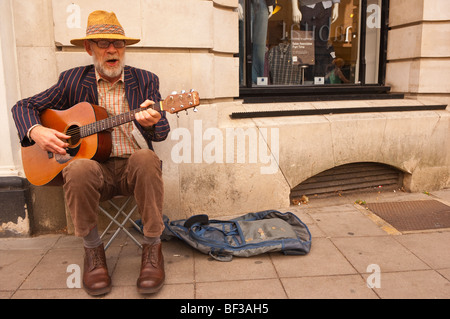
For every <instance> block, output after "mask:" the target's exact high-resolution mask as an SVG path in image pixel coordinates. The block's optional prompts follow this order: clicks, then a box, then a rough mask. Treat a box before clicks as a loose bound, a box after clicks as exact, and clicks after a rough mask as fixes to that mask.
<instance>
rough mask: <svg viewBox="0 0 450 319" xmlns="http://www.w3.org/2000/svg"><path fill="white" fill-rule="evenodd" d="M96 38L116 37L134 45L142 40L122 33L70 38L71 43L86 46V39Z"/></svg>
mask: <svg viewBox="0 0 450 319" xmlns="http://www.w3.org/2000/svg"><path fill="white" fill-rule="evenodd" d="M94 39H114V40H125V44H126V45H133V44H136V43H138V42H139V41H141V40H140V39H135V38H128V37H126V36H123V35H121V34H92V35H88V36H85V37H84V38H81V39H73V40H70V43H71V44H73V45H76V46H79V47H84V41H85V40H94Z"/></svg>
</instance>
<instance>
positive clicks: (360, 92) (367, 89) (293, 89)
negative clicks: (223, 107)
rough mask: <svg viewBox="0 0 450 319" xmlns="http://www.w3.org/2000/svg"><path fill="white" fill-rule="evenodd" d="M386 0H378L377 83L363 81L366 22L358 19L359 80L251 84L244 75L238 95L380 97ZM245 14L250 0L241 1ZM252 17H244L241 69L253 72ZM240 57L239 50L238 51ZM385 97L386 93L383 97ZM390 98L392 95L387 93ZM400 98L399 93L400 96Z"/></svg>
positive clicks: (261, 98)
mask: <svg viewBox="0 0 450 319" xmlns="http://www.w3.org/2000/svg"><path fill="white" fill-rule="evenodd" d="M389 1H390V0H381V28H380V47H379V65H378V83H375V84H366V83H365V81H366V28H367V23H360V26H361V27H360V30H359V34H360V37H359V41H360V43H359V50H360V51H359V54H360V57H361V58H360V59H359V79H360V80H359V83H352V84H324V85H298V86H270V85H268V86H254V85H253V83H252V77H251V76H246V77H245V79H244V84H243V85H240V87H239V98H240V99H243V100H244V102H252V103H258V102H289V101H314V100H318V101H320V100H334V99H336V100H343V99H366V98H382V97H384V96H385V95H386V93H389V91H390V87H388V86H386V85H385V82H386V64H387V43H388V31H389ZM244 5H245V9H244V12H245V14H246V15H247V14H249V12H251V7H250V6H251V4H250V1H249V0H245V2H244ZM361 8H362V10H361V21H367V0H361ZM250 20H251V19H249V18H248V17H247V16H246V17H245V32H244V39H245V55H246V56H245V57H244V70H245V72H246V74H252V43H251V41H249V40H250V39H251V34H250V30H251V25H250V24H251V21H250ZM237 57H239V54H238V55H237ZM386 98H387V97H386ZM389 98H395V96H394V95H392V94H389ZM399 98H400V96H399Z"/></svg>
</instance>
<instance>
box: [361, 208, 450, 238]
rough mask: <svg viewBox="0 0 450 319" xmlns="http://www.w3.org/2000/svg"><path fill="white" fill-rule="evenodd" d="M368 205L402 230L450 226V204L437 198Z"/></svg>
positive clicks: (373, 211)
mask: <svg viewBox="0 0 450 319" xmlns="http://www.w3.org/2000/svg"><path fill="white" fill-rule="evenodd" d="M367 207H368V209H369V210H370V211H371V212H372V213H374V214H375V215H377V216H379V217H380V218H381V219H383V220H384V221H386V222H388V223H389V224H391V225H392V226H393V227H394V228H396V229H397V230H398V231H400V232H405V231H415V230H433V229H440V228H450V206H447V205H445V204H443V203H441V202H439V201H437V200H420V201H405V202H388V203H368V204H367Z"/></svg>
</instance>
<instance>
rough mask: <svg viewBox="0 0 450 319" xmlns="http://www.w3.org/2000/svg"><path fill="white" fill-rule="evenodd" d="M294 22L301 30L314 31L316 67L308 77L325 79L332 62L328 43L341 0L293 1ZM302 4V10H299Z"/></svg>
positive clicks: (307, 74) (310, 70)
mask: <svg viewBox="0 0 450 319" xmlns="http://www.w3.org/2000/svg"><path fill="white" fill-rule="evenodd" d="M291 1H292V20H293V22H294V23H297V24H300V30H304V31H313V33H314V50H315V65H314V66H313V67H311V68H309V69H307V71H306V77H307V78H309V79H310V80H311V79H312V78H313V77H324V76H325V74H326V67H327V65H329V64H330V63H331V62H332V57H331V55H330V54H331V52H332V51H334V50H333V48H332V47H331V48H330V45H329V43H328V39H329V32H330V25H331V24H332V23H333V22H335V21H336V20H337V19H338V17H339V3H340V0H324V1H322V0H291ZM299 4H300V8H299Z"/></svg>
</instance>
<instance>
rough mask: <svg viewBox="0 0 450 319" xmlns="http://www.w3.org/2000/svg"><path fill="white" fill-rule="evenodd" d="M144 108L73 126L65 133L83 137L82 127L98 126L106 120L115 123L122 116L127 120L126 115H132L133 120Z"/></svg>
mask: <svg viewBox="0 0 450 319" xmlns="http://www.w3.org/2000/svg"><path fill="white" fill-rule="evenodd" d="M143 110H144V108H142V109H135V110H131V111H130V112H127V113H123V114H119V115H115V116H111V117H108V118H106V119H103V120H100V121H97V122H94V123H90V124H87V125H83V126H81V127H80V126H77V127H75V128H71V129H69V130H67V132H66V133H65V134H66V135H70V136H71V138H74V137H75V138H81V129H82V128H86V127H88V126H94V125H96V126H97V127H98V125H99V123H105V122H112V123H114V122H115V121H118V120H120V118H122V120H125V121H126V120H127V118H126V117H128V116H130V120H132V119H133V116H134V115H135V114H136V113H138V112H141V111H143Z"/></svg>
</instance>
